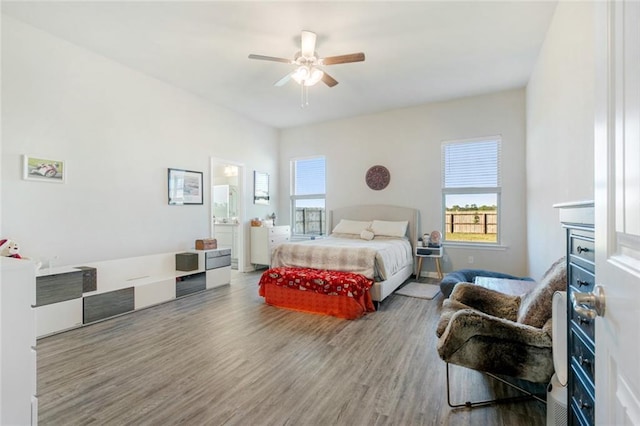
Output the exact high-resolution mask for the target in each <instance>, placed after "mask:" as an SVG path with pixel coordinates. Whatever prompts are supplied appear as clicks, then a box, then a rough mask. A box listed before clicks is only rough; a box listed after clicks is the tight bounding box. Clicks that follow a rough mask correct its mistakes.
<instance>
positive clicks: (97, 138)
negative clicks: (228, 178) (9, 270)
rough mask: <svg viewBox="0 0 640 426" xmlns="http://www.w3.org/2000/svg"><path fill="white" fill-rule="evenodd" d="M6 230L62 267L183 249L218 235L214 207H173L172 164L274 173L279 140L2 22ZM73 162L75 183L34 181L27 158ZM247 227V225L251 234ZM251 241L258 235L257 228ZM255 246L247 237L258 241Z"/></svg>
mask: <svg viewBox="0 0 640 426" xmlns="http://www.w3.org/2000/svg"><path fill="white" fill-rule="evenodd" d="M2 123H3V128H2V138H3V144H2V183H3V185H2V226H1V228H0V229H2V233H3V237H11V238H13V239H15V240H17V241H18V242H19V243H20V244H21V247H22V252H23V254H25V255H27V256H32V257H39V258H44V259H45V260H46V259H48V258H51V257H53V256H58V259H57V264H58V265H65V264H77V263H82V262H88V261H98V260H105V259H113V258H119V257H126V256H133V255H143V254H150V253H159V252H164V251H175V250H184V249H187V248H189V247H192V246H193V243H194V240H195V239H196V238H203V237H206V236H208V235H209V227H210V221H209V201H210V191H209V188H208V186H207V188H206V191H205V197H204V199H205V203H204V205H203V206H169V205H168V204H167V168H169V167H173V168H184V169H189V170H197V171H203V172H204V182H205V184H207V183H208V182H210V170H209V169H210V157H218V158H224V159H228V160H235V161H238V162H241V163H243V164H244V165H245V171H246V178H245V179H246V182H248V184H247V186H246V189H247V191H246V193H245V205H246V206H247V211H246V219H249V218H250V217H253V216H260V217H265V216H266V215H267V214H270V213H271V212H272V211H273V206H267V207H262V206H254V205H253V203H252V198H251V195H252V194H251V189H252V184H251V182H252V178H251V176H252V171H253V170H254V169H259V170H261V171H266V172H268V173H270V174H271V175H272V177H273V178H272V179H273V180H274V188H273V189H274V191H273V192H274V194H273V195H274V196H276V197H277V154H276V153H277V142H278V132H277V131H276V130H274V129H272V128H269V127H267V126H264V125H261V124H258V123H255V122H252V121H250V120H247V119H245V118H243V117H241V116H239V115H237V114H235V113H233V112H231V111H228V110H225V109H222V108H220V107H217V106H215V105H212V104H211V103H208V102H206V101H204V100H203V99H201V98H198V97H195V96H193V95H191V94H189V93H186V92H184V91H182V90H179V89H177V88H174V87H172V86H169V85H166V84H164V83H162V82H160V81H158V80H155V79H153V78H150V77H148V76H145V75H143V74H141V73H138V72H135V71H132V70H130V69H128V68H125V67H123V66H121V65H120V64H118V63H115V62H113V61H111V60H108V59H106V58H104V57H101V56H98V55H95V54H93V53H90V52H88V51H86V50H84V49H82V48H79V47H77V46H74V45H72V44H69V43H67V42H65V41H62V40H60V39H57V38H54V37H52V36H50V35H48V34H46V33H44V32H42V31H39V30H36V29H34V28H32V27H30V26H28V25H25V24H23V23H20V22H19V21H17V20H15V19H13V18H10V17H3V25H2ZM23 154H31V155H36V156H44V157H50V158H59V159H63V160H65V161H66V166H67V168H68V181H67V182H66V183H65V184H53V183H40V182H32V181H25V180H22V178H21V173H22V163H21V162H22V155H23ZM247 230H248V228H247ZM247 234H248V232H247ZM247 238H248V237H247Z"/></svg>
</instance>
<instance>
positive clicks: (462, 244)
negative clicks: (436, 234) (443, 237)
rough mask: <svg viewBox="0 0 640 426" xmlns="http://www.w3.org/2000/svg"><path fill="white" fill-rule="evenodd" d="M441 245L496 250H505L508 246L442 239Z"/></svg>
mask: <svg viewBox="0 0 640 426" xmlns="http://www.w3.org/2000/svg"><path fill="white" fill-rule="evenodd" d="M442 245H443V246H445V247H447V248H454V249H455V248H460V249H474V250H477V249H480V250H498V251H505V250H507V249H508V248H509V246H504V245H502V244H481V243H465V242H453V241H449V242H447V241H444V242H443V243H442Z"/></svg>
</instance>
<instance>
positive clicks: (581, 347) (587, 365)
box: [569, 330, 596, 388]
mask: <svg viewBox="0 0 640 426" xmlns="http://www.w3.org/2000/svg"><path fill="white" fill-rule="evenodd" d="M589 346H590V345H588V344H587V343H585V342H584V341H583V340H582V339H581V338H580V336H579V335H578V334H577V333H575V332H574V330H571V332H570V333H569V350H570V352H569V353H570V354H571V365H572V366H573V368H574V370H576V371H580V372H581V373H582V375H584V376H585V377H586V378H587V384H588V385H589V386H590V387H591V388H593V387H594V383H595V377H596V374H595V369H596V356H595V354H594V353H593V350H592V349H590V348H589Z"/></svg>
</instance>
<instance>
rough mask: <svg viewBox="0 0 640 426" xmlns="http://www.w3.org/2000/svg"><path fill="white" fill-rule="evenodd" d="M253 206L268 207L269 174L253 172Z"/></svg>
mask: <svg viewBox="0 0 640 426" xmlns="http://www.w3.org/2000/svg"><path fill="white" fill-rule="evenodd" d="M253 204H263V205H269V174H268V173H264V172H258V171H254V172H253Z"/></svg>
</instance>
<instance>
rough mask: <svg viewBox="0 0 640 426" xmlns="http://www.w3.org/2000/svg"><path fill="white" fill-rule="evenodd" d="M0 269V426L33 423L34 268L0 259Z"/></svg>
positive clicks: (35, 412)
mask: <svg viewBox="0 0 640 426" xmlns="http://www.w3.org/2000/svg"><path fill="white" fill-rule="evenodd" d="M0 268H1V277H2V279H1V282H0V348H1V349H2V352H1V354H2V355H1V356H0V379H1V380H0V383H1V386H2V387H1V388H0V424H2V425H32V424H37V422H38V403H37V397H36V351H35V347H36V329H35V327H36V323H35V313H34V310H33V309H32V306H33V305H35V304H36V291H35V289H36V275H35V265H34V264H33V262H31V261H29V260H24V259H13V258H8V257H1V258H0Z"/></svg>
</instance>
